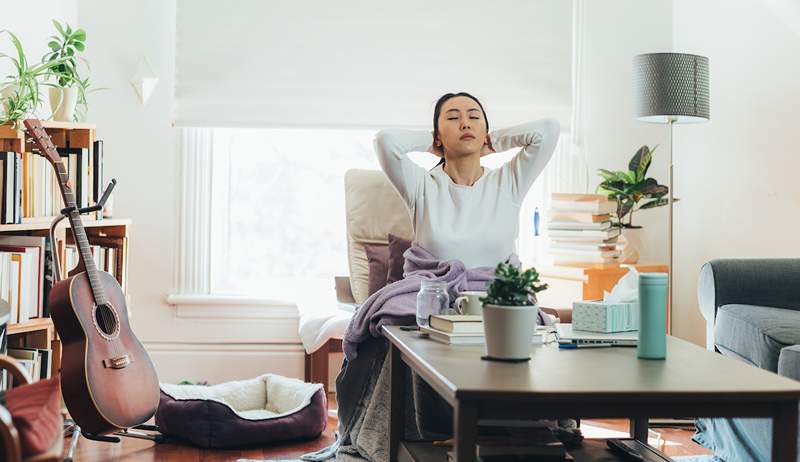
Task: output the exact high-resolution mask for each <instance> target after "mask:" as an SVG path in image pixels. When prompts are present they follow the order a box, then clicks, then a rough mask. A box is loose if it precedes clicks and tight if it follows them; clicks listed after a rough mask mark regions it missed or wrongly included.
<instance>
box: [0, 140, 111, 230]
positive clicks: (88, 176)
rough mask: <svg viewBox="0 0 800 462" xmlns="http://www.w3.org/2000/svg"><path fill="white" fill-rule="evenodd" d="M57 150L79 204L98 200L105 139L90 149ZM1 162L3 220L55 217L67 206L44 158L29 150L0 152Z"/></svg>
mask: <svg viewBox="0 0 800 462" xmlns="http://www.w3.org/2000/svg"><path fill="white" fill-rule="evenodd" d="M57 149H58V152H59V154H60V155H61V159H62V161H63V162H64V166H65V168H66V171H67V172H68V174H69V180H70V184H71V185H72V190H73V193H74V194H75V201H76V202H77V204H78V206H80V207H87V206H89V205H90V204H93V203H95V201H96V200H97V199H98V198H99V197H100V195H101V194H102V188H103V142H102V140H97V141H95V142H94V145H93V147H92V149H91V150H90V149H85V148H61V147H60V148H57ZM0 164H2V167H0V172H2V174H0V204H1V205H2V207H1V208H2V210H0V223H3V224H10V223H22V219H23V218H30V217H49V216H54V215H57V214H58V213H59V211H60V210H61V209H62V208H63V207H64V201H63V199H62V198H61V189H60V187H59V185H58V180H57V178H58V177H57V175H56V171H55V169H53V167H52V166H51V165H50V163H49V162H48V161H47V160H46V159H45V158H44V157H41V156H39V155H36V154H33V153H30V152H26V153H23V154H20V153H16V152H0ZM98 216H99V215H98Z"/></svg>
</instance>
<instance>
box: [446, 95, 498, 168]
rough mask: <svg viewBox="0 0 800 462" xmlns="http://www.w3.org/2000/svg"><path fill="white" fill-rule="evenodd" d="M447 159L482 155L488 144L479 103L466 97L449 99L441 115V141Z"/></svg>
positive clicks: (484, 121) (484, 122)
mask: <svg viewBox="0 0 800 462" xmlns="http://www.w3.org/2000/svg"><path fill="white" fill-rule="evenodd" d="M437 141H438V142H440V143H441V145H440V146H441V147H442V148H443V150H444V153H445V155H446V157H462V156H467V155H474V154H475V153H478V154H480V152H481V148H482V147H483V144H484V143H485V142H487V131H486V119H485V118H484V117H483V111H481V108H480V106H478V103H476V102H475V100H473V99H472V98H468V97H466V96H456V97H453V98H450V99H448V100H447V101H445V103H444V104H443V105H442V111H441V113H440V114H439V139H438V140H437Z"/></svg>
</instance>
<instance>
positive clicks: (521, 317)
mask: <svg viewBox="0 0 800 462" xmlns="http://www.w3.org/2000/svg"><path fill="white" fill-rule="evenodd" d="M538 311H539V310H538V309H537V307H536V306H531V305H528V306H501V305H483V331H484V335H485V336H486V356H488V357H489V358H491V359H505V360H525V359H528V358H530V356H531V342H532V341H533V332H534V330H535V328H536V314H537V313H538Z"/></svg>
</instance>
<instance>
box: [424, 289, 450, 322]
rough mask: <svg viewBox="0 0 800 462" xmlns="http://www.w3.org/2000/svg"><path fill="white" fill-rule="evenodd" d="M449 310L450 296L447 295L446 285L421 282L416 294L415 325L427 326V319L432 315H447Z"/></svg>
mask: <svg viewBox="0 0 800 462" xmlns="http://www.w3.org/2000/svg"><path fill="white" fill-rule="evenodd" d="M449 309H450V296H449V295H447V283H446V282H440V281H422V285H421V288H420V289H419V292H417V325H418V326H420V327H427V326H428V318H429V317H430V316H431V315H434V314H442V313H447V312H448V310H449Z"/></svg>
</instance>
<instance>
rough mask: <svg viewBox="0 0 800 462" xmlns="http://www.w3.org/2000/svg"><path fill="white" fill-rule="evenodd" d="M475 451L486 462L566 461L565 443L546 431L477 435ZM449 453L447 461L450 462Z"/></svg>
mask: <svg viewBox="0 0 800 462" xmlns="http://www.w3.org/2000/svg"><path fill="white" fill-rule="evenodd" d="M479 431H480V430H479ZM475 451H476V455H477V457H478V460H479V461H486V462H501V461H523V460H525V461H527V460H537V461H539V460H544V461H551V460H553V461H555V460H569V459H567V450H566V447H565V446H564V443H562V442H561V441H560V440H559V439H558V438H557V437H556V436H555V435H554V434H553V432H552V431H550V430H549V429H548V428H546V427H520V428H500V429H498V430H497V431H496V432H492V434H480V433H479V435H478V442H477V444H476V446H475ZM451 452H452V451H450V452H448V458H451V460H452V454H451Z"/></svg>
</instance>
